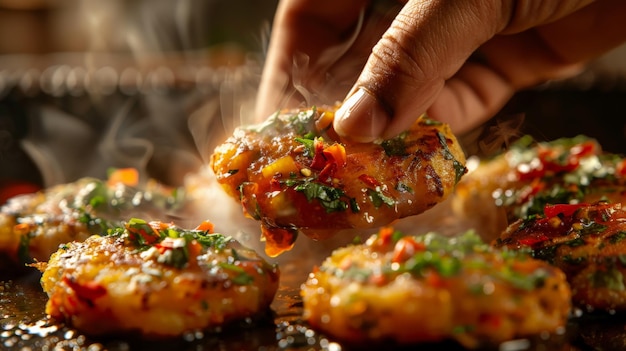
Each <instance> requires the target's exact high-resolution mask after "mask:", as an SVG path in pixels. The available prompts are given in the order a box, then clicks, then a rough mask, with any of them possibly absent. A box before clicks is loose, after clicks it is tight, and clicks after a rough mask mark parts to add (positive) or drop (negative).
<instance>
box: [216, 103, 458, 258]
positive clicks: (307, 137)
mask: <svg viewBox="0 0 626 351" xmlns="http://www.w3.org/2000/svg"><path fill="white" fill-rule="evenodd" d="M334 112H335V108H316V107H313V108H308V109H301V110H287V111H281V112H279V113H276V114H275V115H274V116H272V117H271V118H269V119H268V120H267V121H266V122H265V123H263V124H260V125H254V126H248V127H241V128H238V129H237V130H236V131H235V132H234V134H233V135H232V136H231V137H230V138H228V139H227V140H226V141H225V142H224V143H223V144H222V145H220V146H218V147H217V148H216V149H215V152H214V153H213V155H212V157H211V166H212V169H213V170H214V172H215V174H216V175H217V179H218V181H219V182H220V183H221V184H222V185H223V187H224V189H225V190H226V192H227V193H229V194H230V195H232V196H233V197H234V198H236V199H238V200H240V201H241V204H242V205H243V208H244V212H245V213H246V214H247V215H248V216H249V217H252V218H255V219H257V220H259V221H261V225H262V229H263V239H264V240H265V241H266V252H267V253H268V255H270V256H276V255H278V254H280V253H281V252H283V251H285V250H289V249H290V248H291V247H292V245H293V243H294V241H295V236H296V235H297V233H298V232H302V233H304V234H305V235H308V236H310V237H312V238H314V239H324V238H327V237H330V236H332V235H334V234H335V233H337V232H338V231H339V230H342V229H351V228H356V229H364V228H377V227H380V226H382V225H387V224H389V223H391V222H392V221H394V220H396V219H399V218H402V217H407V216H411V215H415V214H419V213H422V212H424V211H425V210H427V209H429V208H431V207H433V206H435V205H436V204H437V203H439V202H441V201H442V200H444V199H445V198H446V197H447V196H448V195H449V194H450V193H452V191H453V189H454V186H455V185H456V183H457V182H458V181H459V179H460V178H461V176H462V175H463V174H464V173H465V172H466V169H465V166H464V163H465V155H464V153H463V151H462V150H461V147H460V146H459V144H458V142H457V140H456V138H455V137H454V135H453V134H452V133H451V131H450V128H449V127H448V126H447V125H445V124H443V123H440V122H436V121H434V120H431V119H428V118H426V117H424V116H422V117H419V118H417V120H416V122H415V123H414V124H413V126H412V127H411V128H410V129H409V130H407V131H405V132H403V133H401V134H400V135H399V136H397V137H395V138H393V139H388V140H382V141H380V142H375V143H365V144H363V143H351V142H348V141H343V140H339V138H338V136H337V135H336V133H335V132H334V130H333V129H332V121H333V119H334Z"/></svg>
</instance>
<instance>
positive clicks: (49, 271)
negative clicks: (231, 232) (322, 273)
mask: <svg viewBox="0 0 626 351" xmlns="http://www.w3.org/2000/svg"><path fill="white" fill-rule="evenodd" d="M212 228H213V226H212V224H210V223H209V222H205V223H203V224H201V225H200V226H199V227H198V228H196V229H194V230H184V229H181V228H178V227H176V226H175V225H173V224H166V223H161V222H149V223H148V222H145V221H143V220H140V219H132V220H130V221H129V222H128V223H127V224H126V227H125V228H117V229H115V230H112V231H110V233H109V234H108V235H105V236H99V235H94V236H91V237H89V238H88V239H87V240H85V241H84V242H71V243H68V244H66V245H63V246H62V247H61V248H60V249H59V250H58V251H57V252H55V253H54V254H53V255H52V256H51V257H50V260H49V261H48V263H47V264H43V263H42V264H39V266H40V269H41V270H42V271H43V275H42V278H41V283H42V286H43V289H44V291H45V292H46V293H47V294H48V296H49V301H48V303H47V304H46V312H47V313H48V314H49V315H50V316H51V317H53V318H55V319H57V320H60V321H66V322H68V323H69V324H70V325H72V326H73V327H75V328H76V329H78V330H80V331H82V332H84V333H86V334H88V335H101V334H127V333H133V334H137V335H140V336H143V337H173V336H179V335H181V334H183V333H185V332H189V331H195V330H199V329H207V328H213V327H218V326H222V325H225V324H227V323H230V322H233V321H236V320H241V319H244V318H251V317H255V316H257V315H259V314H262V313H265V312H267V311H268V308H269V305H270V303H271V302H272V300H273V298H274V295H275V293H276V290H277V288H278V279H279V271H278V268H277V267H276V266H274V265H270V264H268V263H267V262H266V261H265V260H263V259H262V258H261V257H260V256H258V255H257V254H256V253H255V252H254V251H252V250H250V249H248V248H246V247H244V246H242V245H241V244H240V243H239V242H237V241H235V240H234V239H232V238H230V237H226V236H224V235H222V234H214V233H212Z"/></svg>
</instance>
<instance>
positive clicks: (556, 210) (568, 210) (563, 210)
mask: <svg viewBox="0 0 626 351" xmlns="http://www.w3.org/2000/svg"><path fill="white" fill-rule="evenodd" d="M584 206H589V205H588V204H585V203H581V204H547V205H545V206H544V208H543V213H544V215H545V216H546V217H548V218H551V217H554V216H558V215H560V214H562V215H563V216H567V217H569V216H571V215H573V214H574V212H576V210H578V209H579V208H581V207H584Z"/></svg>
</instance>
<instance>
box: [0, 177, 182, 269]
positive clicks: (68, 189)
mask: <svg viewBox="0 0 626 351" xmlns="http://www.w3.org/2000/svg"><path fill="white" fill-rule="evenodd" d="M173 194H175V192H174V191H172V189H168V188H166V187H164V186H162V185H160V184H158V183H156V182H154V183H152V182H149V183H148V184H147V185H146V186H144V187H142V188H141V189H140V188H139V187H135V186H130V185H126V184H123V183H120V182H113V181H112V180H111V179H109V180H108V181H103V180H99V179H95V178H81V179H79V180H77V181H75V182H71V183H66V184H59V185H56V186H53V187H50V188H47V189H45V190H43V191H40V192H37V193H33V194H25V195H21V196H17V197H13V198H11V199H9V201H8V202H7V203H6V204H5V205H4V206H2V208H1V209H0V255H2V256H7V257H9V258H10V260H11V261H14V262H15V263H19V264H22V265H23V264H24V263H27V262H30V261H32V260H34V261H40V262H45V261H47V260H48V259H49V258H50V255H51V254H52V253H53V252H55V251H56V250H57V249H58V247H59V245H61V244H64V243H68V242H71V241H83V240H85V239H87V238H88V237H89V236H91V235H92V234H104V233H105V232H106V229H107V228H108V227H109V226H111V225H119V224H120V223H121V218H122V217H124V219H126V218H130V217H132V215H133V214H134V213H137V212H141V213H142V214H144V215H148V214H149V215H155V216H156V215H161V214H162V213H165V211H166V210H167V209H171V208H173V207H174V206H177V205H178V204H179V202H180V199H178V198H176V196H175V195H173Z"/></svg>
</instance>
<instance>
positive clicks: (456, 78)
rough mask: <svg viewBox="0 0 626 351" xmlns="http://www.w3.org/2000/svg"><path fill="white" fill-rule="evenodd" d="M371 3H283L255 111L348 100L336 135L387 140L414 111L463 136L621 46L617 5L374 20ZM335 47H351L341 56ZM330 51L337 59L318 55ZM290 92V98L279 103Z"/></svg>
mask: <svg viewBox="0 0 626 351" xmlns="http://www.w3.org/2000/svg"><path fill="white" fill-rule="evenodd" d="M390 1H392V2H393V0H390ZM380 4H381V2H380V1H375V2H370V1H367V0H343V1H334V2H331V1H329V0H316V1H312V0H282V1H281V2H280V3H279V8H278V10H277V12H276V18H275V22H274V28H273V32H272V39H271V41H270V48H269V52H268V57H267V61H266V66H265V68H264V75H263V79H262V82H261V86H260V91H259V100H258V102H259V103H258V104H257V105H258V110H257V111H258V112H259V114H260V115H263V116H267V115H269V114H271V113H272V112H273V111H274V110H275V109H276V108H278V107H290V106H292V105H294V104H297V103H299V102H300V103H301V102H302V101H303V100H304V101H306V103H309V104H314V103H319V102H326V103H332V102H333V101H331V100H330V99H333V98H337V99H338V100H341V99H343V96H341V94H346V93H347V95H344V96H347V98H346V99H345V101H344V102H343V104H342V107H341V108H340V109H339V110H338V111H337V113H336V117H335V122H334V127H335V130H336V131H337V133H338V134H339V135H340V136H343V137H347V138H350V139H353V140H356V141H362V142H368V141H372V140H375V139H377V138H380V137H384V138H386V137H391V136H394V135H396V134H398V133H399V132H401V131H402V130H404V129H406V128H407V127H408V126H409V125H410V124H411V123H412V122H413V121H414V119H415V118H416V116H418V115H420V114H421V113H424V112H426V113H428V115H429V116H431V117H433V118H435V119H438V120H440V121H443V122H447V123H449V124H450V125H451V127H452V128H453V130H454V131H455V132H456V133H463V132H465V131H468V130H470V129H472V128H473V127H476V126H477V125H479V124H480V123H482V122H484V121H485V120H486V119H488V118H490V117H491V116H493V115H494V114H495V113H496V112H497V111H498V110H499V109H500V108H501V107H502V106H503V105H504V104H505V103H506V102H507V101H508V100H509V99H510V97H511V96H512V95H513V94H514V93H515V92H516V91H517V90H520V89H523V88H527V87H531V86H533V85H536V84H539V83H541V82H544V81H546V80H550V79H555V78H561V77H565V76H568V75H572V74H574V73H577V72H579V71H580V70H581V69H582V68H583V65H584V64H585V63H586V62H587V61H589V60H590V59H592V58H594V57H597V56H598V55H600V54H602V53H604V52H606V51H608V50H609V49H611V48H613V47H616V46H618V45H619V44H621V43H623V42H624V41H625V40H626V26H624V22H626V1H623V0H598V1H595V2H594V1H592V0H576V1H575V0H571V1H543V0H525V1H524V0H517V1H515V0H508V1H503V0H480V1H478V0H476V1H454V0H430V1H426V0H408V1H406V3H405V4H404V5H403V6H398V9H399V11H398V12H393V13H392V15H391V16H383V17H380V16H377V15H376V7H379V6H380ZM364 8H366V9H367V11H366V12H364V13H365V15H366V16H365V17H364V18H365V21H364V22H363V23H364V24H363V25H362V26H361V28H358V23H359V20H360V19H361V18H362V17H360V15H361V13H362V12H361V11H362V10H363V9H364ZM356 29H359V31H358V33H357V34H358V35H357V36H355V37H354V38H351V34H352V33H354V32H355V30H356ZM345 42H348V43H349V44H350V46H349V47H341V45H340V44H342V43H345ZM330 47H333V48H336V51H337V52H330V53H331V54H330V55H328V53H329V52H328V51H325V49H327V48H330ZM341 50H343V51H341ZM324 54H326V55H324ZM333 55H334V56H335V57H333ZM302 57H304V58H307V59H308V61H306V60H301V59H299V58H302ZM294 58H296V60H295V61H294V60H293V59H294ZM329 58H333V59H334V60H329ZM294 62H295V63H299V64H300V65H295V66H294ZM303 62H305V63H307V66H306V67H304V68H303V67H302V63H303ZM294 67H296V68H298V69H300V70H298V69H296V70H294V69H293V68H294ZM355 80H356V83H355V84H354V85H351V84H353V82H354V81H355ZM347 82H348V83H349V84H346V83H347ZM294 83H295V86H296V87H297V88H298V89H296V92H299V93H300V94H299V96H298V94H294V95H291V93H288V95H287V96H288V98H287V99H283V101H281V99H280V98H279V97H282V96H284V95H283V94H284V93H285V91H284V89H285V88H286V87H288V86H289V85H290V84H294ZM348 91H349V92H348ZM316 100H317V101H316Z"/></svg>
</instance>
